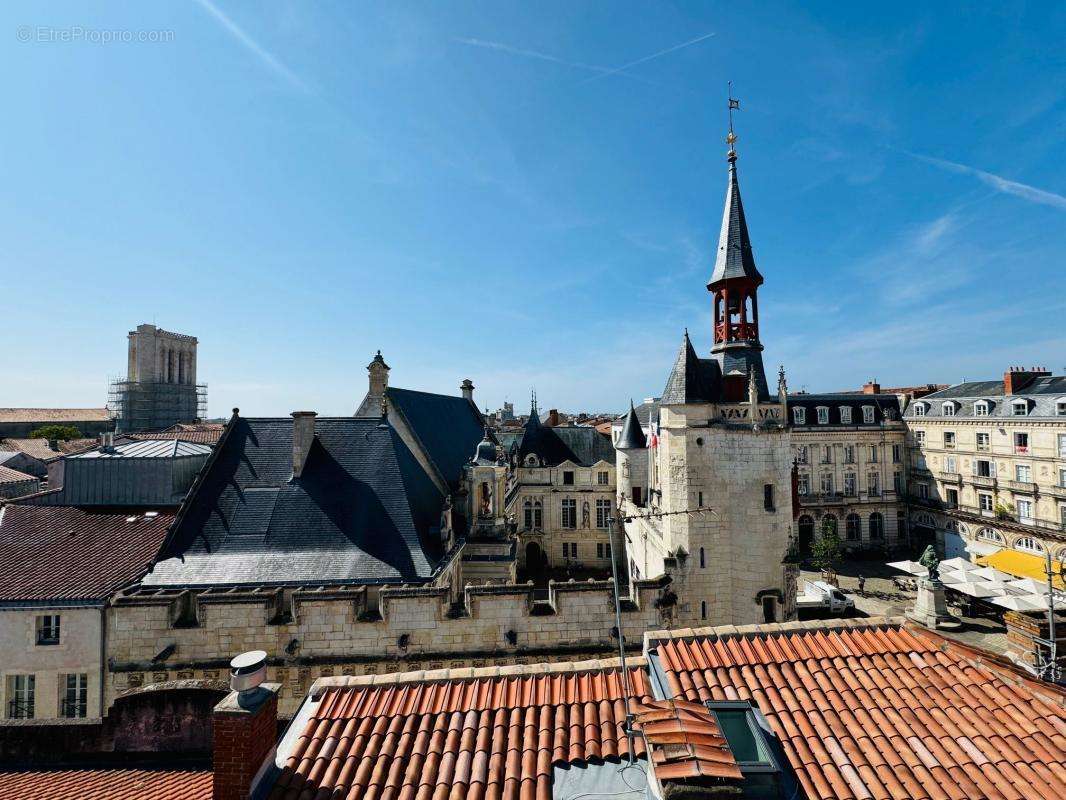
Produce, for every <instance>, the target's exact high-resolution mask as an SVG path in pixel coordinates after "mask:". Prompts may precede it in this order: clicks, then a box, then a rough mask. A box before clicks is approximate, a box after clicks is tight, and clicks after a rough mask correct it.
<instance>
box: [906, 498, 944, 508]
mask: <svg viewBox="0 0 1066 800" xmlns="http://www.w3.org/2000/svg"><path fill="white" fill-rule="evenodd" d="M907 502H908V503H910V504H911V505H913V506H921V507H922V508H932V509H936V510H941V509H943V508H944V505H945V504H944V502H943V501H942V500H941V499H940V498H939V497H919V496H918V495H916V494H911V495H907Z"/></svg>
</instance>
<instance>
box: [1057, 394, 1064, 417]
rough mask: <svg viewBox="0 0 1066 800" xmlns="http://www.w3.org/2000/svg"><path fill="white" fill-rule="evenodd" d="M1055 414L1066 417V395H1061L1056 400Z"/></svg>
mask: <svg viewBox="0 0 1066 800" xmlns="http://www.w3.org/2000/svg"><path fill="white" fill-rule="evenodd" d="M1055 416H1056V417H1066V397H1060V398H1059V399H1058V400H1056V401H1055Z"/></svg>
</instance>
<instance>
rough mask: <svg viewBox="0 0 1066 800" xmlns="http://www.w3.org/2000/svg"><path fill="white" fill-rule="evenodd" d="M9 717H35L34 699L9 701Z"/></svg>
mask: <svg viewBox="0 0 1066 800" xmlns="http://www.w3.org/2000/svg"><path fill="white" fill-rule="evenodd" d="M7 717H8V719H33V701H30V702H28V703H26V702H22V701H20V700H9V701H8V702H7Z"/></svg>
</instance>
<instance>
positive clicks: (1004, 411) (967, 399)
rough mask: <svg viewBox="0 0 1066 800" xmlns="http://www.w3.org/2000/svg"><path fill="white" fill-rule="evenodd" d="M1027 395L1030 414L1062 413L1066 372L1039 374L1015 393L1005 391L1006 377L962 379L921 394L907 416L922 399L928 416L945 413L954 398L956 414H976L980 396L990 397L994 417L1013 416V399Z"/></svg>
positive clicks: (1050, 415) (990, 410)
mask: <svg viewBox="0 0 1066 800" xmlns="http://www.w3.org/2000/svg"><path fill="white" fill-rule="evenodd" d="M1016 399H1025V400H1028V401H1029V414H1028V416H1030V417H1054V416H1058V408H1057V402H1058V401H1059V400H1066V376H1062V375H1058V376H1055V375H1049V376H1046V377H1042V378H1035V379H1034V380H1033V382H1032V383H1030V384H1029V385H1028V386H1026V387H1025V388H1024V389H1022V390H1021V391H1020V392H1015V393H1014V394H1010V395H1008V394H1005V390H1004V387H1003V381H970V382H968V383H959V384H956V385H954V386H949V387H948V388H946V389H941V390H940V391H939V392H933V393H931V394H927V395H925V396H924V397H921V398H919V399H917V400H915V401H914V402H913V403H911V404H910V405H909V406H907V411H906V414H905V416H906V417H907V418H912V417H914V407H915V406H916V405H917V404H918V403H927V404H928V408H927V410H926V412H925V416H927V417H939V416H942V415H943V413H944V412H943V403H944V401H945V400H954V401H955V402H956V403H957V406H956V409H955V414H954V416H956V417H972V416H974V411H973V407H974V403H976V402H977V401H979V400H988V401H989V402H990V408H989V412H988V416H990V417H1012V416H1014V415H1013V409H1012V408H1011V401H1012V400H1016Z"/></svg>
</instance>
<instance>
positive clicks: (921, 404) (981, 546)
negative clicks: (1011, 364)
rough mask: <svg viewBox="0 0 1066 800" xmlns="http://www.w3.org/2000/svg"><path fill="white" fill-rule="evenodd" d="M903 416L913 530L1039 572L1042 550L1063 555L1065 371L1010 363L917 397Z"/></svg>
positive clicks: (948, 550)
mask: <svg viewBox="0 0 1066 800" xmlns="http://www.w3.org/2000/svg"><path fill="white" fill-rule="evenodd" d="M904 419H905V420H906V423H907V428H908V435H909V439H910V448H909V450H910V458H911V465H910V467H911V469H910V487H909V489H910V496H909V501H910V505H911V525H912V528H913V529H914V531H915V532H916V533H917V534H918V535H920V536H924V537H925V538H927V539H928V540H930V541H932V540H933V539H934V537H935V539H936V540H937V541H938V542H940V543H942V544H943V547H944V551H945V554H946V555H947V556H953V555H965V554H966V552H969V553H970V555H972V556H989V557H991V559H992V561H990V562H989V563H992V564H993V565H995V566H998V567H999V568H1001V569H1004V570H1005V571H1008V572H1012V573H1013V574H1023V575H1030V574H1031V575H1032V576H1033V577H1038V578H1039V577H1042V575H1043V563H1044V561H1045V559H1046V555H1047V553H1048V552H1049V551H1050V553H1051V555H1052V557H1053V559H1055V560H1056V561H1057V562H1060V563H1066V377H1063V376H1053V375H1051V373H1050V372H1048V371H1046V370H1043V369H1036V368H1034V369H1021V368H1012V369H1010V370H1008V371H1007V372H1006V373H1005V374H1004V376H1003V380H1002V381H975V382H970V383H961V384H958V385H956V386H950V387H948V388H946V389H942V390H940V391H938V392H933V393H932V394H929V395H926V396H924V397H922V398H920V399H918V400H915V401H914V402H912V403H911V404H910V406H908V408H907V410H906V412H905V414H904ZM1055 566H1056V569H1057V566H1058V565H1057V564H1056V565H1055Z"/></svg>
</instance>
